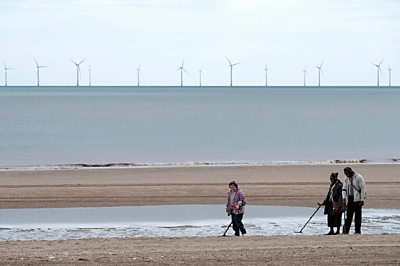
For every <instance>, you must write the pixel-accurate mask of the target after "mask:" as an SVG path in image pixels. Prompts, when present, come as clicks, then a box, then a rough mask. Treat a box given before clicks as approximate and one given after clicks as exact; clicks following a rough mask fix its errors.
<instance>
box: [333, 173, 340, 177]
mask: <svg viewBox="0 0 400 266" xmlns="http://www.w3.org/2000/svg"><path fill="white" fill-rule="evenodd" d="M338 176H339V173H331V177H335V178H337V177H338Z"/></svg>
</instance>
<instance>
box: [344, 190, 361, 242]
mask: <svg viewBox="0 0 400 266" xmlns="http://www.w3.org/2000/svg"><path fill="white" fill-rule="evenodd" d="M353 214H355V217H354V218H355V219H354V228H355V232H356V233H361V219H362V206H360V202H359V201H356V202H354V197H353V196H349V197H348V200H347V217H346V221H345V224H344V228H343V233H346V234H348V233H349V231H350V227H351V222H352V221H353Z"/></svg>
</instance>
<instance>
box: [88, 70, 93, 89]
mask: <svg viewBox="0 0 400 266" xmlns="http://www.w3.org/2000/svg"><path fill="white" fill-rule="evenodd" d="M88 72H89V87H91V86H92V67H91V65H89V70H88Z"/></svg>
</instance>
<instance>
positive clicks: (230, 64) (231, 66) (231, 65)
mask: <svg viewBox="0 0 400 266" xmlns="http://www.w3.org/2000/svg"><path fill="white" fill-rule="evenodd" d="M226 60H228V62H229V67H230V68H231V84H230V85H231V87H232V72H233V67H234V66H236V65H238V64H240V63H239V62H237V63H234V64H232V63H231V60H229V58H228V57H227V58H226Z"/></svg>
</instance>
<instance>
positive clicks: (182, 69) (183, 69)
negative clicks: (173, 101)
mask: <svg viewBox="0 0 400 266" xmlns="http://www.w3.org/2000/svg"><path fill="white" fill-rule="evenodd" d="M184 63H185V59H183V60H182V65H181V66H180V67H179V68H178V69H177V70H176V71H178V70H180V71H181V86H183V71H185V73H186V74H188V72H187V71H186V69H185V68H184V67H183V64H184Z"/></svg>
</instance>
